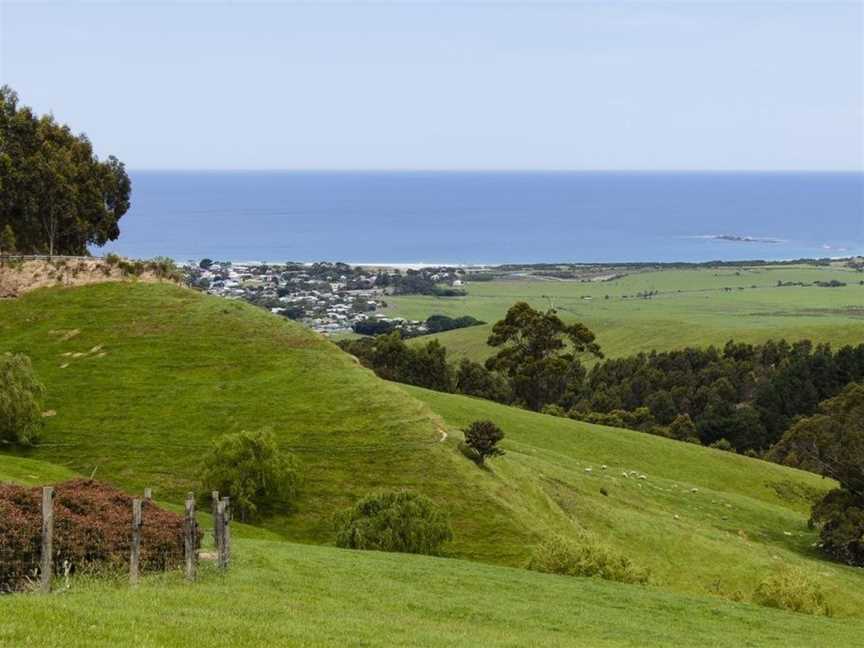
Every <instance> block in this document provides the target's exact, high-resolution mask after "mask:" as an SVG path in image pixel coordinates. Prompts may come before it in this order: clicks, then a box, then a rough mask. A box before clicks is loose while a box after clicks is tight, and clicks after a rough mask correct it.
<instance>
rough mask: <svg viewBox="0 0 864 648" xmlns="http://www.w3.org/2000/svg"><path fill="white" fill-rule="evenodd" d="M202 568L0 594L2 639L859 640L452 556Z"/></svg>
mask: <svg viewBox="0 0 864 648" xmlns="http://www.w3.org/2000/svg"><path fill="white" fill-rule="evenodd" d="M233 555H234V563H233V566H232V569H231V571H230V572H229V573H228V575H227V576H221V575H219V574H216V573H214V571H213V570H212V568H209V569H207V568H205V569H202V578H201V580H200V581H199V582H198V583H195V584H193V585H189V584H186V583H184V582H183V581H182V580H181V577H180V574H179V573H174V574H168V575H164V576H154V577H146V578H144V579H142V583H141V585H140V586H139V587H138V588H137V589H134V590H133V589H131V588H130V587H129V586H128V585H127V584H126V583H125V582H123V580H122V579H118V580H117V581H114V582H112V581H104V580H103V581H98V582H97V581H89V582H88V581H84V580H73V583H72V588H71V589H70V590H69V591H66V592H64V593H62V594H59V595H54V596H51V597H44V596H38V595H19V596H14V597H0V618H2V619H3V621H2V623H0V646H4V647H7V646H8V647H9V648H13V647H14V648H29V647H37V646H38V647H58V648H60V647H62V648H78V647H82V648H83V647H84V646H87V647H91V646H99V647H102V646H104V647H107V646H118V645H134V646H140V647H142V648H146V647H150V646H201V645H206V646H214V647H218V646H226V647H227V646H244V645H245V646H252V645H263V644H266V645H272V646H289V645H290V646H466V647H467V646H471V647H474V646H586V647H587V646H590V647H600V646H607V647H624V646H716V647H718V648H720V647H729V648H741V647H743V646H760V647H768V646H781V647H784V648H786V647H789V646H796V647H802V646H814V647H815V646H838V647H839V646H856V645H860V638H861V636H862V634H864V622H861V621H858V620H849V619H844V620H836V619H826V618H824V617H823V618H816V617H809V616H806V615H800V614H794V613H789V612H781V611H778V610H771V609H766V608H758V607H754V606H749V605H743V604H736V603H731V602H727V601H720V600H717V599H711V598H705V597H693V596H680V595H671V594H669V593H666V592H662V591H659V590H657V589H655V588H651V587H639V586H632V585H619V584H616V583H607V582H604V581H598V580H593V579H584V578H567V577H561V576H549V575H545V574H537V573H533V572H529V571H525V570H521V569H511V568H506V567H494V566H489V565H482V564H479V563H472V562H467V561H461V560H451V559H440V558H439V559H436V558H427V557H421V556H407V555H401V556H400V555H396V554H382V553H374V552H368V553H364V552H355V551H346V550H339V549H333V548H329V547H314V546H306V545H297V544H290V543H285V542H265V541H253V540H239V541H237V542H236V543H235V551H234V552H233Z"/></svg>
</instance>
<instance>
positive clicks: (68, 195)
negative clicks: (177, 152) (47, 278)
mask: <svg viewBox="0 0 864 648" xmlns="http://www.w3.org/2000/svg"><path fill="white" fill-rule="evenodd" d="M0 186H2V187H3V190H2V192H0V232H2V231H5V228H6V226H7V225H10V224H11V226H12V229H13V230H14V234H15V238H16V247H17V248H18V251H19V252H22V253H25V254H33V253H37V254H41V253H46V254H50V255H54V254H86V253H87V246H88V245H89V244H96V245H104V244H105V243H106V242H108V241H113V240H115V239H116V238H117V237H118V236H119V235H120V228H119V226H118V222H119V220H120V218H121V217H122V216H123V215H124V214H125V213H126V211H127V210H128V209H129V195H130V193H131V190H132V186H131V182H130V180H129V177H128V176H127V174H126V170H125V168H124V166H123V163H122V162H120V161H119V160H118V159H117V158H115V157H113V156H109V157H108V159H107V160H104V161H102V160H99V158H98V157H97V156H96V154H95V153H94V151H93V146H92V145H91V143H90V141H89V140H88V139H87V137H86V136H84V135H75V134H73V133H72V131H71V129H70V128H69V127H68V126H66V125H64V124H60V123H58V122H57V121H55V120H54V117H53V116H52V115H43V116H42V117H39V116H37V115H36V114H34V113H33V111H32V110H31V109H30V108H28V107H27V106H23V105H19V103H18V95H17V94H16V93H15V92H14V91H13V90H12V89H11V88H9V87H8V86H3V87H0Z"/></svg>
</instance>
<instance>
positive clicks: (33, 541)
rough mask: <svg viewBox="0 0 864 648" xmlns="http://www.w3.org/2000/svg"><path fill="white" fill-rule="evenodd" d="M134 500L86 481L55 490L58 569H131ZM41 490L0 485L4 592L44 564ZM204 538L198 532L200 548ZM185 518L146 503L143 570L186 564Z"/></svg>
mask: <svg viewBox="0 0 864 648" xmlns="http://www.w3.org/2000/svg"><path fill="white" fill-rule="evenodd" d="M131 526H132V498H131V497H130V496H129V495H127V494H126V493H123V492H121V491H118V490H116V489H114V488H112V487H110V486H107V485H105V484H101V483H99V482H96V481H92V480H86V479H74V480H71V481H68V482H64V483H61V484H57V485H56V486H55V489H54V568H55V571H56V572H58V573H59V572H61V571H62V570H63V563H64V562H67V561H68V562H67V564H69V565H70V566H71V569H72V570H73V571H75V572H78V573H81V572H84V571H92V570H97V569H100V568H119V567H123V566H125V565H126V564H128V561H129V551H130V545H131V531H130V529H131ZM41 533H42V495H41V489H40V488H25V487H23V486H12V485H0V591H12V590H18V589H21V588H22V587H23V586H25V585H26V583H27V579H28V578H31V577H33V576H34V575H35V574H36V573H38V567H39V563H40V559H41V555H40V554H41V548H40V547H41V544H40V539H41ZM202 535H203V534H202V532H201V531H200V530H199V531H198V537H197V541H196V542H197V545H200V542H201V536H202ZM183 542H184V541H183V518H182V517H181V516H179V515H177V514H175V513H171V512H170V511H165V510H163V509H161V508H159V507H158V506H156V505H154V504H153V503H152V502H146V504H145V506H144V511H143V526H142V528H141V565H140V566H141V569H142V570H143V571H156V570H165V569H170V568H173V567H177V566H179V565H181V564H182V562H183V558H184V544H183Z"/></svg>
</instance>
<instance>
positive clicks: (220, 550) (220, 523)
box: [216, 500, 228, 571]
mask: <svg viewBox="0 0 864 648" xmlns="http://www.w3.org/2000/svg"><path fill="white" fill-rule="evenodd" d="M216 526H217V528H218V530H217V531H216V537H217V540H218V544H217V546H216V557H217V564H218V565H219V569H220V571H224V570H225V568H226V567H227V566H228V563H227V561H226V559H225V500H219V501H218V502H217V503H216Z"/></svg>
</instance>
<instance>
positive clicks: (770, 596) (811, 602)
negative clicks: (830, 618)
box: [753, 568, 830, 615]
mask: <svg viewBox="0 0 864 648" xmlns="http://www.w3.org/2000/svg"><path fill="white" fill-rule="evenodd" d="M753 602H754V603H758V604H759V605H764V606H766V607H773V608H779V609H781V610H791V611H792V612H800V613H802V614H819V615H829V614H830V611H829V609H828V606H827V605H826V604H825V595H824V594H823V593H822V588H821V587H820V586H819V584H818V583H816V582H815V581H814V580H812V579H811V578H810V577H809V576H808V575H807V574H806V573H805V572H804V571H802V570H800V569H797V568H784V569H780V570H778V571H776V572H775V573H773V574H771V575H770V576H768V577H767V578H765V579H764V580H763V581H762V582H761V583H759V586H758V587H757V588H756V591H755V592H754V593H753Z"/></svg>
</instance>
